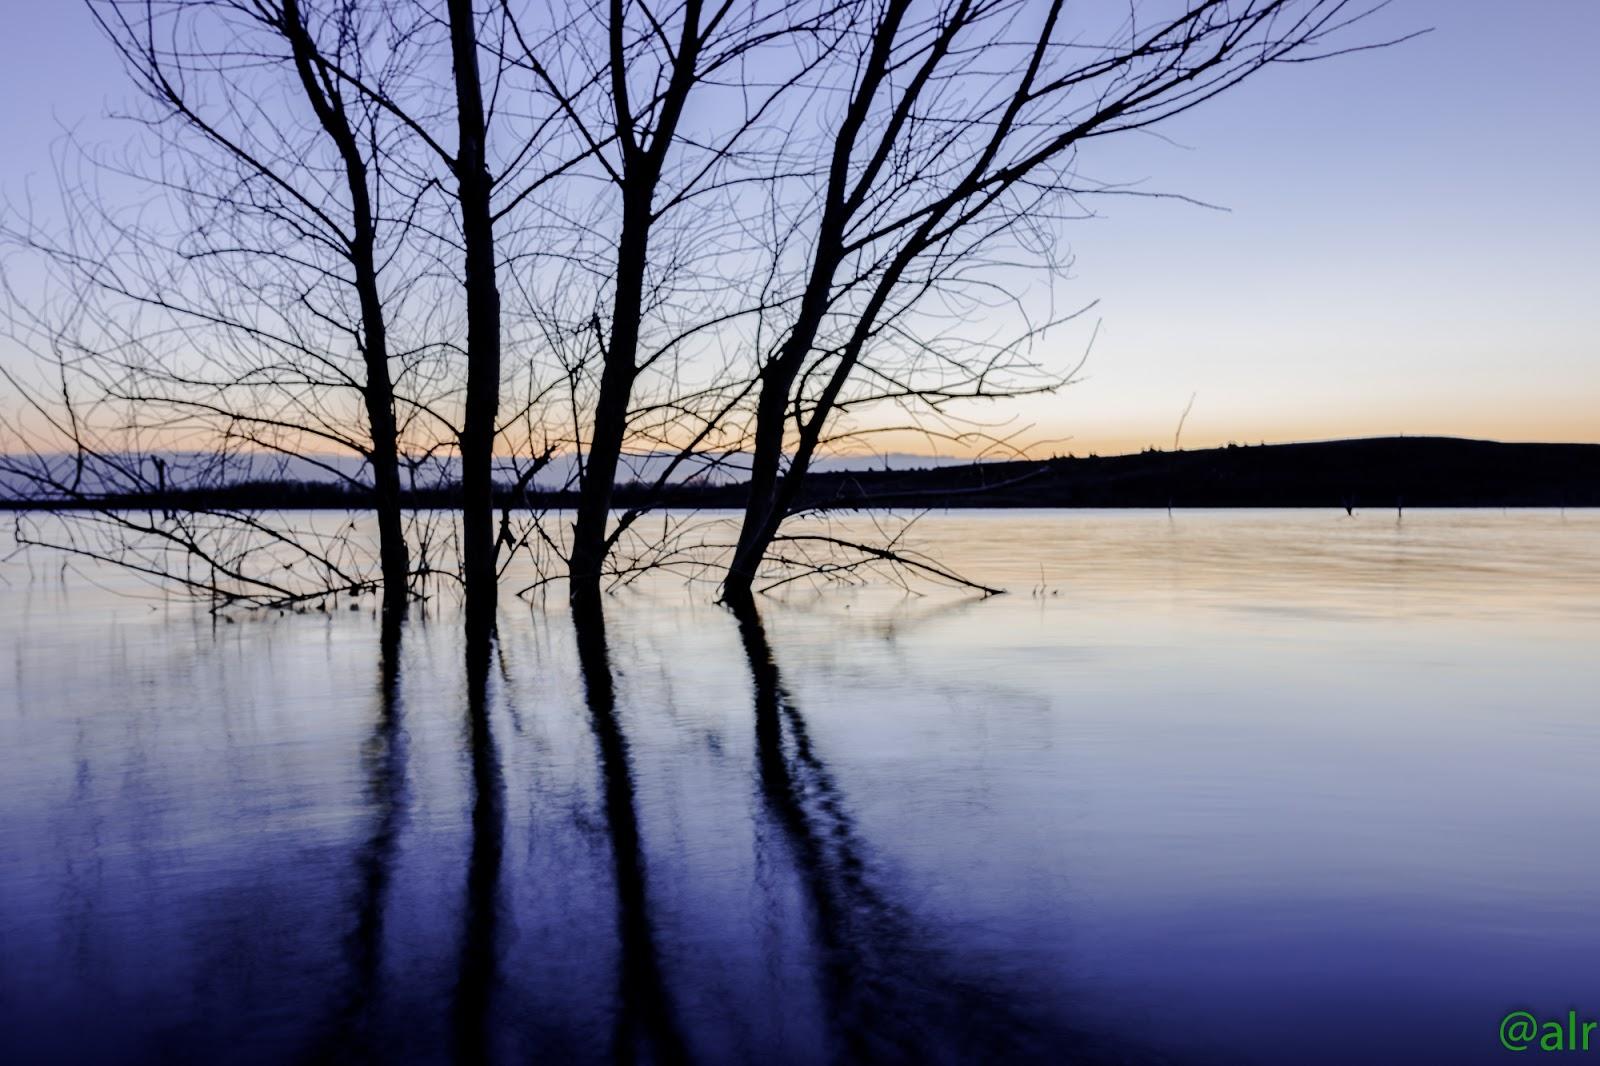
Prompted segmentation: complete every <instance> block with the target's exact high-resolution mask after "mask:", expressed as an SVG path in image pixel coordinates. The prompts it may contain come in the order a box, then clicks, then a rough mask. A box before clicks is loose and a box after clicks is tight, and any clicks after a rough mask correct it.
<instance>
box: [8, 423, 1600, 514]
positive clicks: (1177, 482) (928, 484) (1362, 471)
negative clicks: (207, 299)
mask: <svg viewBox="0 0 1600 1066" xmlns="http://www.w3.org/2000/svg"><path fill="white" fill-rule="evenodd" d="M895 458H896V460H898V462H896V463H895V464H894V465H896V466H900V465H901V464H905V466H904V467H902V468H901V469H883V468H881V467H879V468H876V469H854V470H851V469H838V468H832V469H822V470H818V471H815V472H814V473H813V475H812V477H811V478H810V479H809V480H808V482H807V486H806V490H805V494H804V498H803V500H802V502H803V503H804V504H805V505H807V506H811V507H827V508H854V507H899V508H905V507H917V508H923V507H927V508H951V507H1341V508H1342V507H1349V508H1394V507H1397V506H1403V507H1596V506H1600V444H1501V443H1498V442H1495V441H1480V440H1463V439H1459V438H1454V437H1373V438H1364V439H1359V440H1339V441H1320V442H1315V443H1307V444H1265V445H1246V446H1236V445H1229V446H1228V447H1226V448H1205V449H1200V450H1194V451H1175V452H1164V451H1154V450H1151V451H1146V452H1141V453H1139V454H1136V455H1117V456H1105V457H1097V456H1089V457H1087V458H1074V457H1070V456H1069V457H1058V458H1052V459H1038V460H1027V461H1017V462H993V463H970V462H968V463H950V462H949V460H934V459H927V460H918V459H917V458H916V457H912V456H896V457H895ZM882 461H883V460H881V459H880V460H878V461H877V462H882ZM918 461H922V462H926V463H927V464H930V465H928V466H925V467H923V468H920V469H911V468H906V467H909V466H910V464H912V463H916V462H918ZM835 462H838V461H837V460H835ZM936 463H943V464H944V465H932V464H936ZM830 465H831V464H830ZM745 491H746V490H745V486H744V484H743V482H734V481H723V482H720V483H715V482H713V483H705V482H698V483H678V484H674V485H671V486H669V487H668V489H667V490H666V492H665V493H664V495H663V496H661V497H660V498H655V499H653V498H651V497H650V494H649V493H648V491H647V489H646V488H645V487H644V486H643V485H641V484H639V483H627V484H622V485H619V486H618V489H617V505H618V506H619V507H626V506H629V505H631V504H633V503H638V502H653V503H659V504H661V505H664V506H674V507H739V506H742V505H743V503H744V497H745ZM7 495H8V496H9V498H0V509H10V510H19V509H33V508H40V507H51V506H57V507H58V506H61V504H62V501H48V500H39V499H34V498H27V497H19V496H17V495H15V494H12V493H8V494H7ZM363 496H364V494H363V493H362V492H361V491H359V490H352V489H348V488H345V487H343V486H342V485H340V484H338V483H335V482H330V481H310V480H286V479H282V478H278V479H272V480H246V481H237V482H232V483H229V484H225V485H221V486H215V487H207V488H193V489H181V488H180V489H176V490H171V491H168V492H166V493H163V494H160V495H159V496H158V495H156V494H146V495H135V494H123V495H107V496H102V497H98V498H96V499H95V500H93V501H90V502H89V503H88V505H89V506H95V507H129V508H139V509H144V508H148V507H167V508H173V509H186V508H233V509H257V508H258V509H283V508H287V509H310V508H330V507H331V508H348V507H357V508H359V507H362V506H364V499H363ZM575 501H576V496H575V494H573V493H571V492H568V491H555V490H548V489H546V490H540V489H535V490H533V491H530V492H528V493H526V494H525V495H524V496H523V497H522V498H520V499H512V498H511V493H510V492H509V491H507V492H505V493H504V494H503V495H502V499H501V503H502V504H507V505H511V506H519V505H528V506H537V507H564V506H570V505H571V504H572V503H574V502H575ZM408 502H409V503H410V504H411V505H412V506H415V507H451V506H454V505H455V504H456V503H457V490H456V488H455V487H454V486H453V485H448V484H444V485H439V486H436V487H433V488H423V489H417V490H416V491H414V492H411V493H410V494H409V497H408Z"/></svg>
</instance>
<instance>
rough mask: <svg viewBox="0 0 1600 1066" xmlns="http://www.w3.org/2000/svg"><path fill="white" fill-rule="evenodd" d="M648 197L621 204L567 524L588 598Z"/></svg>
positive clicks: (625, 391) (615, 445)
mask: <svg viewBox="0 0 1600 1066" xmlns="http://www.w3.org/2000/svg"><path fill="white" fill-rule="evenodd" d="M649 215H650V202H649V200H648V199H645V201H644V202H643V204H642V205H641V204H640V203H639V202H638V197H637V196H634V197H630V200H629V203H628V204H627V205H626V206H625V207H624V208H623V222H622V239H621V240H620V241H619V242H618V247H617V263H618V268H619V269H618V271H617V291H616V298H615V300H614V301H613V305H612V315H611V337H610V339H609V342H608V343H607V346H606V351H605V353H604V360H605V362H604V369H603V370H602V371H601V375H600V396H599V398H598V399H597V400H596V402H595V410H594V431H593V435H592V437H591V439H590V444H589V455H588V458H587V460H586V462H585V464H584V480H583V486H582V491H581V492H580V494H579V496H578V511H577V516H576V518H575V520H574V522H573V527H572V549H571V552H570V554H569V557H568V560H567V569H568V579H569V581H570V586H569V587H570V592H571V596H572V598H573V599H574V600H575V601H577V600H589V599H593V598H595V597H597V596H598V595H599V593H600V571H601V569H602V568H603V567H604V565H605V560H606V525H607V522H608V520H609V517H610V514H611V497H612V490H613V488H614V487H615V486H616V481H617V466H618V464H619V463H620V462H621V459H622V442H623V439H624V437H625V436H626V434H627V428H628V401H629V399H630V397H631V396H632V393H633V379H634V376H635V373H636V371H635V362H634V359H635V353H636V351H637V350H638V347H639V316H640V314H641V311H642V304H643V300H644V269H645V261H646V257H647V256H648V254H649V226H650V218H649Z"/></svg>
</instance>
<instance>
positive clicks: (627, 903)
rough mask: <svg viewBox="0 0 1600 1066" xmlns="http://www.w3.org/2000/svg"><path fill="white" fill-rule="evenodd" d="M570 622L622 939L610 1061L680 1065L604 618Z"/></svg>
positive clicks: (587, 614) (588, 615)
mask: <svg viewBox="0 0 1600 1066" xmlns="http://www.w3.org/2000/svg"><path fill="white" fill-rule="evenodd" d="M572 618H573V625H574V628H575V629H576V631H577V641H578V662H579V666H580V668H581V670H582V672H583V685H584V696H585V699H586V700H587V702H588V707H589V722H590V726H591V728H592V729H593V730H594V736H595V747H596V750H597V753H598V758H599V769H600V785H601V792H602V805H603V807H604V811H605V821H606V828H607V831H608V832H609V834H610V838H611V853H612V862H613V870H614V874H613V876H614V877H615V880H616V891H617V931H618V934H619V936H620V939H621V957H620V960H619V967H618V969H619V974H618V983H619V989H618V992H619V999H620V1010H619V1011H618V1015H617V1024H616V1030H615V1032H614V1034H613V1048H612V1055H613V1058H614V1059H615V1061H618V1062H635V1061H640V1060H641V1059H643V1060H645V1061H654V1062H663V1063H675V1062H685V1061H687V1055H686V1052H685V1048H684V1043H683V1037H682V1035H681V1034H680V1033H679V1031H678V1023H677V1018H676V1016H675V1015H674V1012H673V1010H672V1005H671V1003H670V1001H669V999H668V996H667V992H666V988H665V985H664V983H663V981H662V976H661V962H660V957H659V954H658V952H657V950H656V942H655V931H654V928H653V926H652V923H651V920H650V905H649V895H648V885H647V883H646V876H645V867H644V856H643V852H642V848H641V846H640V840H639V819H638V811H637V806H636V801H635V798H634V784H633V768H632V766H631V764H630V761H629V755H628V742H627V738H626V737H625V736H624V735H623V732H622V726H621V724H620V723H619V722H618V720H617V709H616V692H615V688H614V686H613V681H612V675H611V660H610V652H609V649H608V647H607V643H606V625H605V615H604V613H603V610H602V608H601V607H600V605H599V604H598V603H593V602H579V601H574V604H573V614H572Z"/></svg>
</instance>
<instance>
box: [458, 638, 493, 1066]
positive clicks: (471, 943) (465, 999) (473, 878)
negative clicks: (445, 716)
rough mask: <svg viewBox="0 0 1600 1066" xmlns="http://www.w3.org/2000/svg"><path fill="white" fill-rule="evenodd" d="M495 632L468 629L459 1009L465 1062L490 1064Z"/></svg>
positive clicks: (460, 1055) (460, 1049)
mask: <svg viewBox="0 0 1600 1066" xmlns="http://www.w3.org/2000/svg"><path fill="white" fill-rule="evenodd" d="M493 657H494V637H493V634H492V632H490V631H488V630H486V629H483V628H481V627H474V626H468V627H467V640H466V667H467V668H466V682H467V723H466V724H467V746H468V761H469V763H470V765H471V771H472V814H471V826H472V845H471V850H470V852H469V854H468V857H467V898H466V907H465V909H464V916H463V927H462V933H461V959H460V967H459V970H458V975H457V980H456V988H455V1000H454V1003H453V1004H452V1010H451V1015H452V1019H451V1020H452V1025H453V1028H454V1039H455V1052H456V1060H457V1061H458V1062H472V1063H476V1062H486V1061H488V1059H489V1051H490V1043H491V1018H490V1008H491V1000H492V997H493V994H494V988H495V983H496V981H497V974H496V970H497V966H496V947H495V938H496V935H497V933H498V929H499V897H500V870H501V862H502V858H503V854H504V849H505V797H504V791H505V782H504V778H503V776H502V774H501V770H500V756H499V753H498V751H497V750H496V748H495V742H494V731H493V729H492V728H491V727H490V722H489V673H490V665H491V663H492V660H493Z"/></svg>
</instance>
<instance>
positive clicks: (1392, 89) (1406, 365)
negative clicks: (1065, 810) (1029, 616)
mask: <svg viewBox="0 0 1600 1066" xmlns="http://www.w3.org/2000/svg"><path fill="white" fill-rule="evenodd" d="M1429 26H1431V27H1433V28H1434V32H1432V33H1431V34H1429V35H1427V36H1425V37H1422V38H1420V39H1418V40H1414V41H1411V42H1408V43H1406V44H1404V45H1401V46H1399V47H1397V48H1394V49H1388V50H1381V51H1375V52H1368V53H1363V54H1359V55H1353V56H1347V57H1343V58H1340V59H1336V60H1331V61H1329V62H1326V63H1317V64H1301V65H1295V66H1289V67H1285V68H1282V69H1278V70H1272V71H1268V72H1267V73H1265V74H1264V75H1262V76H1261V77H1260V78H1258V79H1256V80H1254V81H1252V82H1249V83H1246V84H1245V85H1244V86H1242V87H1241V88H1239V89H1237V90H1235V91H1234V92H1232V93H1230V94H1228V95H1225V96H1224V97H1222V98H1220V99H1218V100H1216V101H1214V102H1213V103H1212V104H1211V105H1209V106H1207V107H1206V108H1203V109H1201V110H1197V111H1196V112H1193V113H1191V114H1189V115H1187V116H1184V117H1183V118H1182V119H1181V120H1179V121H1178V122H1176V123H1174V124H1172V125H1169V126H1165V127H1162V131H1163V133H1164V134H1165V135H1166V136H1167V137H1168V138H1171V139H1172V140H1174V141H1176V142H1178V143H1177V144H1173V143H1168V142H1166V141H1164V140H1161V139H1158V138H1155V137H1136V138H1135V139H1133V140H1120V141H1116V142H1112V141H1107V142H1106V143H1105V144H1104V146H1102V147H1097V148H1096V150H1095V154H1094V155H1091V156H1089V157H1087V158H1086V161H1085V162H1086V166H1085V168H1084V169H1085V170H1086V171H1087V172H1088V173H1090V174H1091V175H1092V176H1093V177H1096V178H1106V179H1120V180H1133V179H1141V178H1142V179H1146V181H1145V184H1144V185H1143V186H1142V187H1143V188H1148V189H1151V190H1160V191H1170V192H1175V193H1182V194H1185V195H1187V196H1192V197H1197V198H1199V199H1202V200H1205V201H1208V202H1211V203H1216V204H1221V205H1224V206H1226V207H1227V208H1229V210H1228V211H1227V212H1218V211H1208V210H1204V209H1201V208H1197V207H1194V206H1190V205H1186V204H1182V203H1177V202H1152V201H1148V200H1132V199H1118V200H1115V201H1106V202H1102V203H1101V204H1100V205H1098V207H1099V210H1100V212H1101V217H1100V218H1097V219H1094V220H1090V221H1087V222H1084V223H1080V224H1077V225H1075V226H1074V227H1073V229H1072V231H1071V249H1072V253H1073V254H1074V256H1075V257H1076V264H1075V267H1074V270H1073V280H1072V281H1071V282H1070V283H1069V284H1067V285H1065V286H1064V287H1063V288H1062V289H1061V290H1060V296H1061V299H1062V300H1063V301H1065V302H1068V303H1086V302H1088V301H1090V300H1095V299H1098V300H1099V305H1098V307H1097V308H1096V309H1095V311H1094V312H1092V317H1094V318H1097V319H1098V320H1099V322H1100V333H1099V337H1098V340H1097V342H1096V344H1095V346H1094V349H1093V353H1092V355H1091V358H1090V361H1089V363H1088V365H1087V366H1086V367H1085V369H1084V371H1083V374H1082V380H1081V381H1080V383H1079V384H1077V385H1075V386H1073V387H1071V388H1070V389H1068V390H1066V391H1065V392H1064V393H1062V394H1060V395H1058V396H1055V397H1050V398H1041V399H1035V400H1029V401H1026V402H1020V403H1019V404H1018V405H1017V418H1018V419H1019V421H1021V422H1024V423H1032V424H1033V425H1034V427H1035V428H1034V431H1033V432H1034V435H1035V436H1039V437H1070V438H1071V439H1070V441H1069V442H1068V443H1065V444H1061V445H1059V446H1058V447H1059V450H1061V451H1068V450H1071V451H1075V452H1078V453H1079V454H1082V453H1083V452H1085V451H1089V450H1097V451H1100V452H1102V453H1104V452H1110V451H1120V450H1126V449H1137V448H1140V447H1143V446H1145V445H1147V444H1156V445H1160V446H1168V445H1170V444H1171V442H1172V436H1173V430H1174V428H1175V426H1176V424H1177V421H1178V418H1179V415H1180V414H1181V413H1182V411H1183V409H1184V406H1185V404H1186V403H1188V402H1189V399H1190V397H1191V395H1193V396H1194V397H1195V400H1194V407H1193V410H1192V413H1191V414H1190V415H1189V417H1188V420H1187V423H1186V424H1185V427H1184V432H1183V444H1184V445H1185V446H1188V447H1194V446H1201V445H1206V444H1215V443H1221V442H1225V441H1228V440H1238V441H1250V442H1255V441H1260V440H1265V441H1282V440H1304V439H1318V438H1328V437H1342V436H1360V435H1371V434H1387V433H1407V434H1425V433H1427V434H1433V433H1438V434H1453V435H1462V436H1474V437H1492V438H1499V439H1503V440H1559V441H1577V440H1587V441H1600V340H1597V337H1600V255H1597V253H1600V197H1597V196H1596V194H1595V192H1594V190H1595V189H1596V188H1600V63H1596V62H1595V61H1594V57H1593V54H1592V51H1591V49H1592V47H1593V42H1594V41H1595V40H1596V39H1600V3H1593V2H1591V0H1520V2H1518V3H1504V2H1497V0H1395V3H1394V4H1393V5H1392V6H1391V7H1390V8H1389V9H1388V10H1386V11H1384V12H1383V13H1382V14H1381V16H1380V17H1379V18H1378V19H1376V20H1374V21H1373V22H1372V23H1370V24H1369V26H1368V28H1367V31H1366V32H1367V33H1368V34H1370V35H1372V36H1386V35H1391V34H1400V33H1404V32H1407V31H1410V30H1414V29H1418V28H1422V27H1429ZM126 93H127V89H126V86H125V83H124V81H123V78H122V73H121V70H120V68H119V67H118V66H117V64H116V62H115V60H114V58H113V57H112V55H111V52H110V49H109V47H108V46H107V45H106V44H105V43H104V42H103V41H102V40H100V38H99V36H98V32H97V31H96V30H95V28H94V27H93V26H92V25H91V23H90V21H89V18H88V16H87V15H86V13H85V12H84V11H83V10H82V8H81V7H80V6H79V5H78V4H76V3H71V2H58V3H48V4H44V3H40V4H27V5H19V6H18V7H17V9H16V10H15V11H13V12H11V13H10V16H9V17H8V19H7V21H6V32H5V34H4V35H3V36H0V94H3V98H4V100H5V104H4V107H3V110H0V145H3V146H4V149H3V151H0V189H3V191H4V193H5V195H6V196H7V197H8V198H9V199H11V200H12V202H16V201H17V200H18V199H20V198H21V197H22V196H23V195H25V190H26V188H27V187H28V186H29V185H30V184H31V185H32V187H33V188H34V189H35V191H36V192H40V191H46V190H48V188H49V186H50V184H51V177H50V152H51V144H52V142H53V141H55V140H56V139H57V138H58V137H59V136H60V133H61V130H62V128H63V127H64V126H68V125H76V126H78V127H79V128H80V132H81V133H83V135H84V136H86V137H88V138H90V139H93V137H94V135H95V132H96V131H97V130H98V129H100V128H101V127H102V123H101V122H100V121H99V116H102V115H104V114H105V113H106V112H107V111H108V110H110V109H113V108H114V107H115V106H116V105H117V103H118V101H119V100H121V99H122V98H124V97H125V96H126ZM121 135H122V134H119V136H121ZM1086 336H1087V330H1086V329H1076V330H1072V329H1069V330H1064V331H1062V333H1061V334H1060V335H1059V336H1058V337H1056V338H1054V339H1053V340H1052V341H1051V344H1052V345H1054V346H1056V347H1057V348H1058V349H1059V351H1058V353H1057V358H1056V359H1055V360H1053V361H1055V362H1058V363H1059V362H1063V361H1066V360H1068V359H1069V358H1073V357H1075V353H1076V352H1078V351H1079V350H1080V349H1081V347H1082V345H1083V343H1084V340H1085V338H1086ZM3 344H4V342H0V360H7V361H13V362H14V361H15V360H16V359H17V358H18V355H17V353H16V352H15V351H8V350H5V349H4V347H3ZM878 444H879V445H880V446H904V447H906V449H907V450H924V448H922V447H919V446H917V445H916V444H915V443H914V442H911V441H905V442H893V443H890V442H886V441H883V440H879V441H878ZM1046 450H1047V451H1048V450H1053V449H1046Z"/></svg>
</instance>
